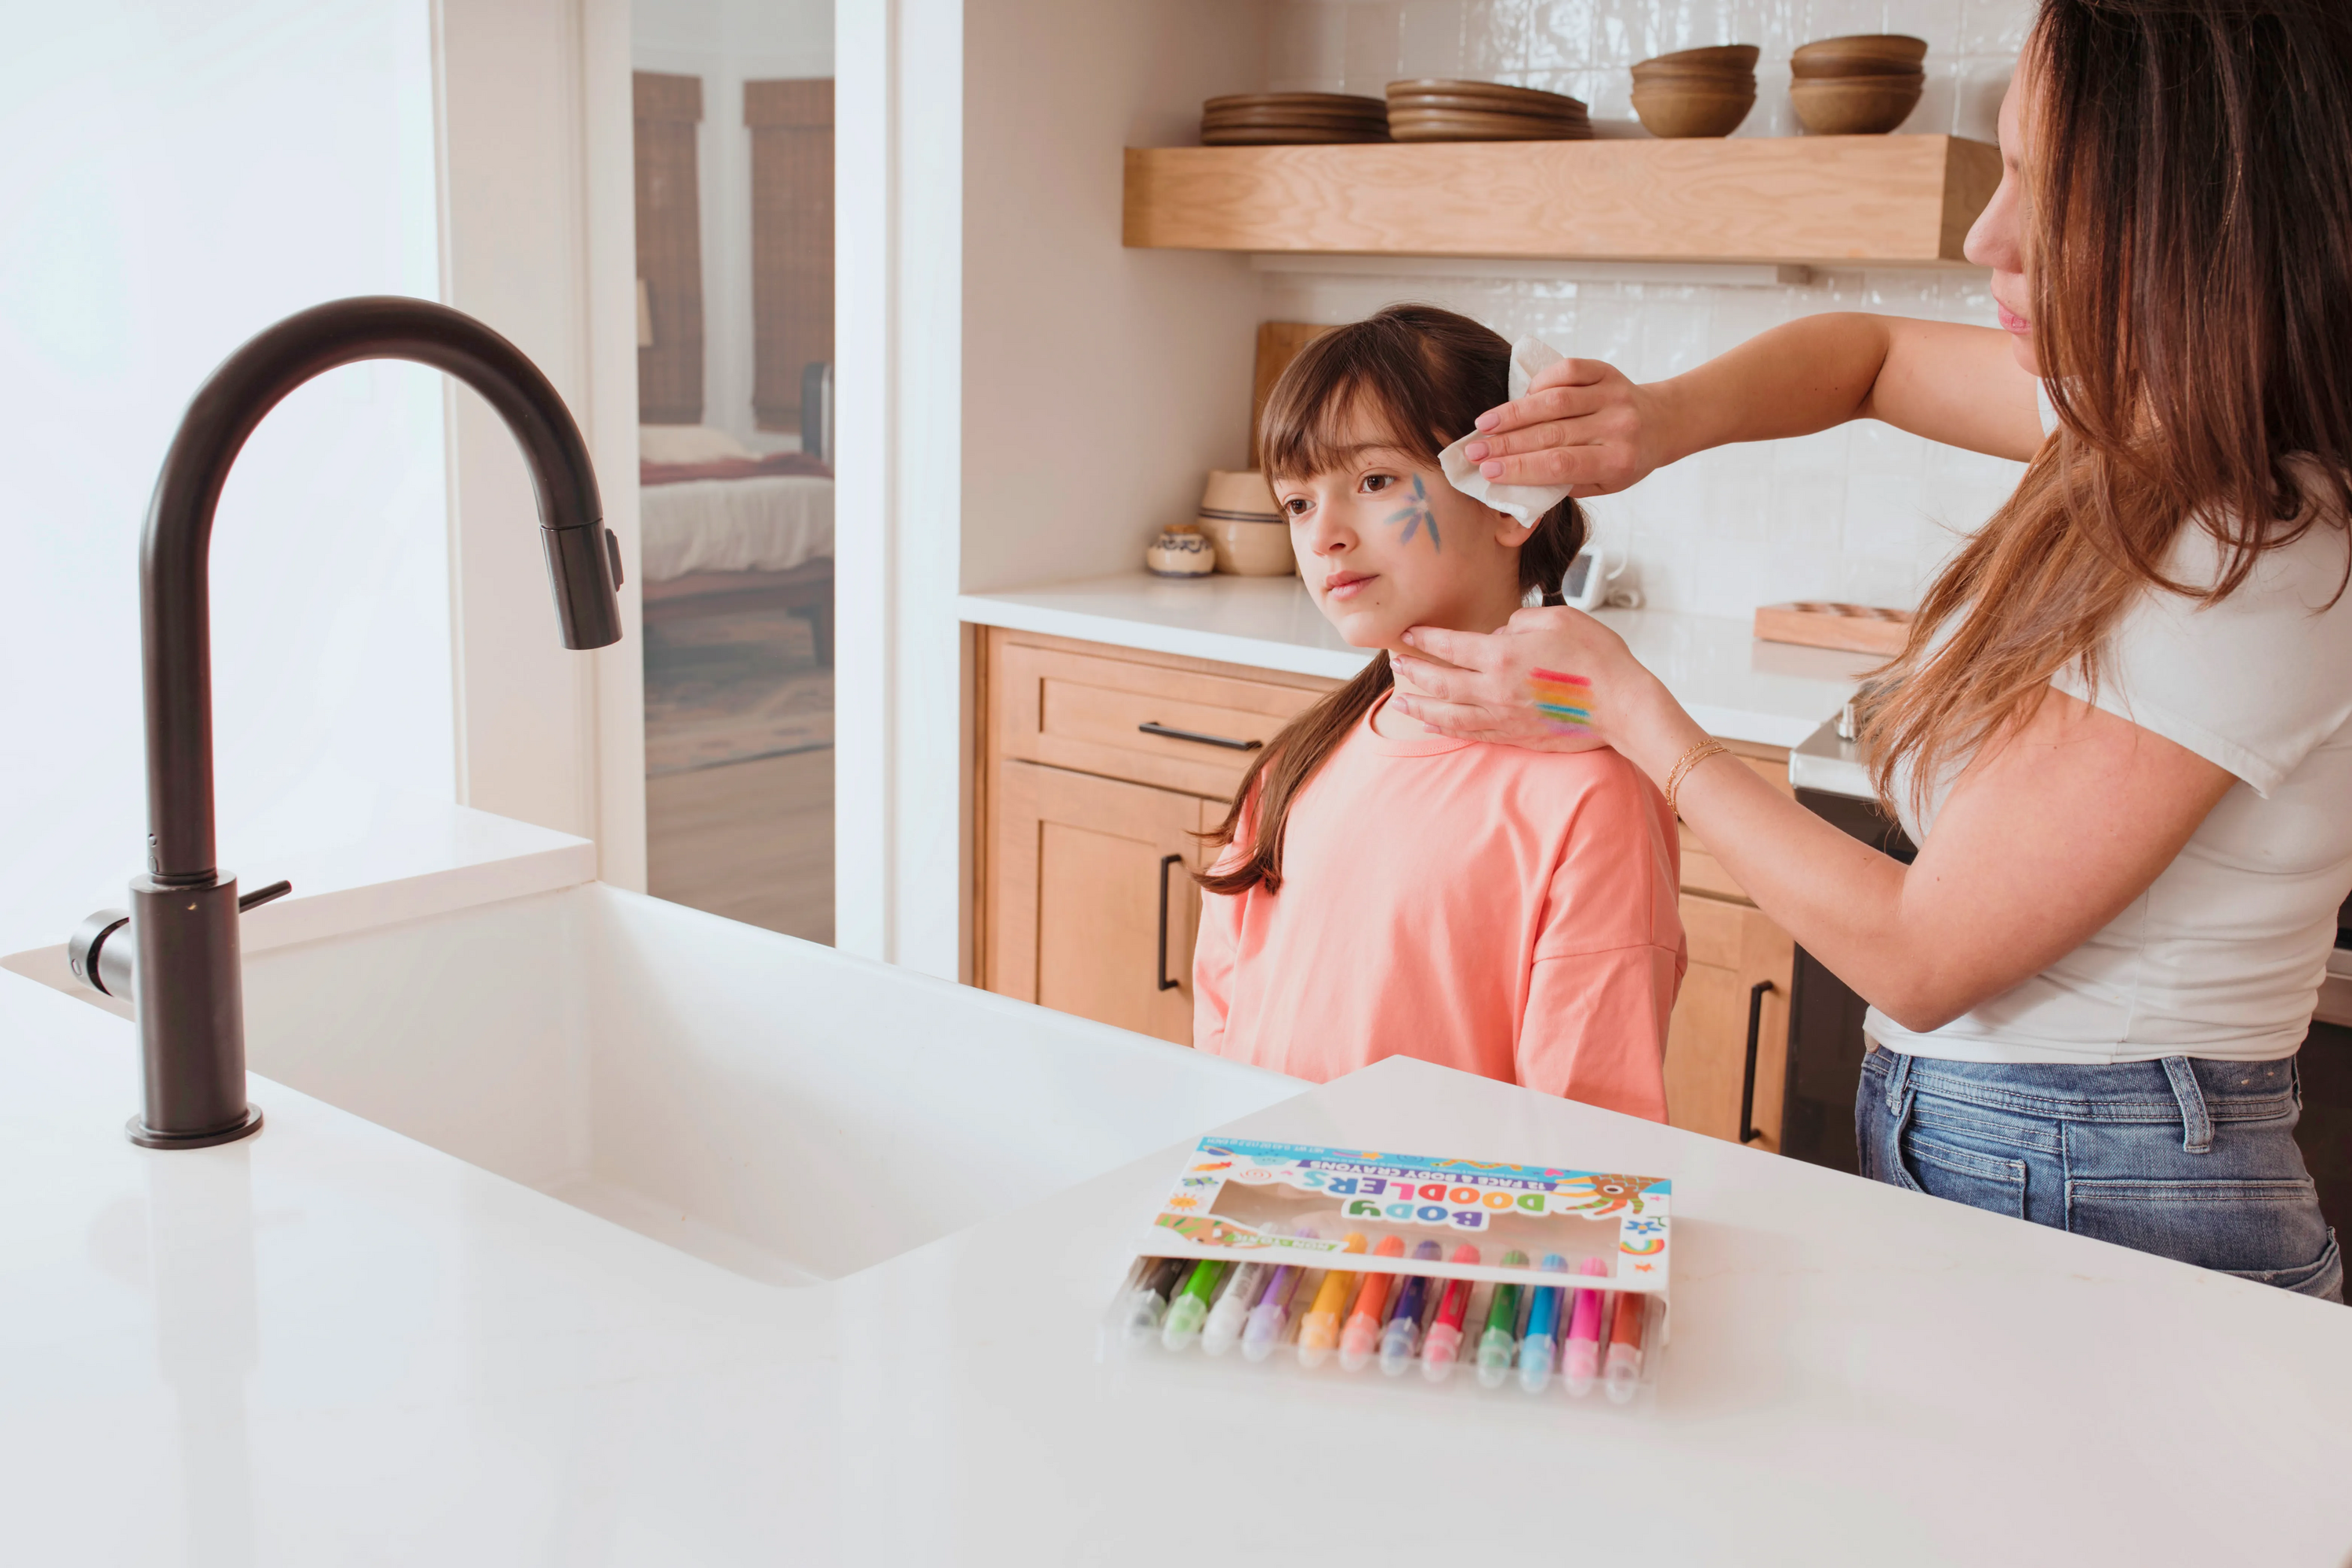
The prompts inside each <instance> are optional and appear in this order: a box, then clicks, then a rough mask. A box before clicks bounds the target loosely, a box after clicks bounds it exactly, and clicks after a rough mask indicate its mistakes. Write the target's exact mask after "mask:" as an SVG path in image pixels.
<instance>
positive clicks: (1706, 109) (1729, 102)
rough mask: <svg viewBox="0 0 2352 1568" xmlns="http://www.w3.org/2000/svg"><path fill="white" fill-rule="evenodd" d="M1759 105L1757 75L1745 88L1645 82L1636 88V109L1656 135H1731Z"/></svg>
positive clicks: (1679, 136)
mask: <svg viewBox="0 0 2352 1568" xmlns="http://www.w3.org/2000/svg"><path fill="white" fill-rule="evenodd" d="M1755 107H1756V83H1755V80H1754V79H1753V78H1750V79H1749V80H1748V84H1747V86H1746V87H1745V88H1737V87H1728V86H1727V87H1719V88H1699V87H1685V86H1682V85H1680V84H1677V83H1668V82H1643V83H1640V84H1639V85H1637V86H1636V87H1635V88H1634V89H1633V112H1634V113H1635V114H1637V115H1639V116H1641V119H1642V127H1643V130H1645V131H1647V132H1649V133H1650V134H1651V135H1653V136H1664V137H1670V138H1681V137H1691V136H1728V135H1730V134H1731V133H1732V132H1735V131H1737V130H1738V129H1739V122H1740V121H1743V120H1745V119H1747V118H1748V110H1751V109H1753V108H1755Z"/></svg>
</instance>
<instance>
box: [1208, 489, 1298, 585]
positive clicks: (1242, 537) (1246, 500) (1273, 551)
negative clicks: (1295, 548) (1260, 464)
mask: <svg viewBox="0 0 2352 1568" xmlns="http://www.w3.org/2000/svg"><path fill="white" fill-rule="evenodd" d="M1201 531H1202V532H1204V533H1206V534H1207V535H1208V536H1209V537H1210V538H1211V539H1213V540H1214V541H1216V545H1217V570H1218V571H1220V572H1231V573H1233V574H1235V575H1236V576H1242V577H1280V576H1284V575H1286V574H1289V573H1290V572H1292V571H1295V570H1296V569H1297V563H1296V562H1295V561H1294V560H1293V558H1292V556H1291V552H1290V525H1289V524H1288V523H1287V522H1286V521H1283V516H1282V508H1281V505H1280V503H1279V502H1277V501H1276V500H1275V499H1274V487H1273V486H1272V485H1270V484H1267V483H1266V482H1265V475H1264V474H1262V473H1259V472H1257V471H1256V470H1255V469H1254V468H1244V469H1241V470H1238V471H1231V470H1227V469H1224V468H1212V469H1210V470H1209V482H1208V484H1207V485H1205V486H1204V487H1202V491H1201Z"/></svg>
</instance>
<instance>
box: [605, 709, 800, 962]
mask: <svg viewBox="0 0 2352 1568" xmlns="http://www.w3.org/2000/svg"><path fill="white" fill-rule="evenodd" d="M646 872H647V878H646V880H647V883H648V889H649V890H650V891H651V892H652V893H653V895H654V897H656V898H657V899H667V900H670V901H671V902H672V903H679V904H686V905H688V906H690V907H692V908H694V909H698V910H709V912H710V913H712V914H714V915H725V916H726V917H727V918H728V919H729V920H735V921H744V922H745V923H746V924H749V925H755V926H765V927H766V928H767V929H768V930H770V931H783V932H785V933H786V934H787V935H791V936H797V937H805V938H807V939H808V940H809V941H811V942H825V943H828V944H830V943H831V942H832V941H833V752H832V750H831V748H827V749H825V750H824V751H816V752H795V753H794V754H793V755H791V756H787V757H761V758H759V759H757V760H755V761H752V762H748V763H726V764H725V765H724V766H721V767H715V768H698V769H695V770H694V771H692V772H690V773H665V774H663V775H661V776H660V777H658V778H650V779H647V780H646Z"/></svg>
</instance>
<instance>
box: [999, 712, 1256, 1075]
mask: <svg viewBox="0 0 2352 1568" xmlns="http://www.w3.org/2000/svg"><path fill="white" fill-rule="evenodd" d="M991 794H992V806H993V811H994V816H995V818H996V832H995V836H994V837H995V843H994V853H993V855H992V858H991V867H990V869H991V872H992V878H991V886H990V920H989V929H990V931H992V934H993V938H994V940H992V942H990V944H989V951H988V989H990V990H991V991H994V992H997V993H999V994H1002V995H1006V996H1017V997H1019V998H1021V999H1022V1000H1023V1001H1024V1002H1034V1003H1037V1004H1038V1005H1041V1006H1045V1007H1052V1008H1054V1009H1055V1010H1057V1011H1059V1012H1064V1013H1075V1014H1076V1015H1077V1016H1080V1017H1082V1018H1093V1019H1096V1020H1097V1021H1098V1022H1101V1023H1105V1024H1115V1025H1117V1026H1118V1027H1120V1028H1122V1029H1132V1030H1134V1031H1135V1032H1136V1033H1138V1034H1139V1035H1156V1036H1158V1037H1160V1038H1161V1039H1163V1040H1173V1041H1175V1042H1177V1043H1178V1044H1179V1045H1190V1044H1192V936H1193V932H1194V931H1195V929H1196V926H1197V922H1198V920H1199V916H1200V910H1201V895H1200V890H1199V889H1197V888H1196V887H1195V886H1194V885H1193V882H1192V870H1193V868H1196V867H1198V866H1199V865H1200V863H1201V857H1200V840H1199V839H1198V838H1196V837H1194V835H1195V834H1197V833H1199V832H1200V831H1201V830H1202V828H1204V827H1208V826H1213V824H1214V823H1215V821H1216V820H1217V819H1218V818H1219V817H1222V816H1223V807H1222V806H1220V805H1217V803H1215V802H1213V801H1207V800H1202V798H1201V797H1199V796H1198V795H1182V794H1179V793H1178V792H1177V791H1175V790H1170V789H1156V788H1153V787H1152V786H1151V785H1149V784H1127V783H1123V782H1121V781H1119V780H1117V779H1106V778H1097V777H1095V776H1093V775H1092V774H1088V773H1073V772H1071V771H1069V770H1068V769H1066V768H1048V767H1041V766H1039V765H1038V764H1036V763H1024V762H1020V761H1018V760H1016V759H1013V758H1010V757H1006V758H1002V759H1000V760H999V761H998V763H997V764H996V771H995V775H994V779H993V788H992V791H991Z"/></svg>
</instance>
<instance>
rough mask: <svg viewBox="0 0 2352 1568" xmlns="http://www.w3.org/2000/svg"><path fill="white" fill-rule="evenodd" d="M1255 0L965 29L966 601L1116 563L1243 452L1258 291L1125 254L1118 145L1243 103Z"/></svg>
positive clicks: (1183, 265)
mask: <svg viewBox="0 0 2352 1568" xmlns="http://www.w3.org/2000/svg"><path fill="white" fill-rule="evenodd" d="M1265 18H1266V8H1265V6H1264V5H1261V4H1259V3H1258V0H1025V3H1024V4H1019V5H1011V4H1004V5H987V6H975V7H973V8H972V9H971V12H970V13H969V14H968V15H967V16H966V17H965V21H964V119H963V141H964V154H963V155H964V170H965V196H964V222H963V332H962V339H963V454H962V459H963V460H962V468H963V493H962V505H961V510H962V517H963V527H962V534H961V538H962V554H963V560H962V568H961V581H962V584H963V588H964V590H965V591H966V592H968V593H986V592H988V591H990V590H992V589H1000V588H1011V587H1017V586H1021V585H1024V584H1032V583H1039V582H1050V581H1053V580H1055V579H1057V578H1074V577H1088V576H1097V575H1100V574H1104V573H1108V572H1125V571H1130V570H1133V569H1134V568H1136V567H1137V566H1139V564H1140V563H1141V562H1142V557H1143V546H1144V544H1145V543H1146V542H1148V541H1149V539H1150V535H1151V533H1152V532H1153V531H1156V530H1157V529H1158V528H1159V527H1160V524H1161V523H1163V522H1166V521H1173V520H1175V519H1178V518H1182V517H1188V516H1190V515H1191V513H1192V510H1193V509H1194V508H1196V507H1197V506H1198V505H1199V503H1200V498H1201V480H1202V473H1203V472H1204V471H1205V470H1207V469H1209V468H1239V467H1241V466H1242V465H1243V464H1244V463H1245V462H1246V461H1247V460H1248V453H1249V389H1250V374H1251V363H1252V360H1253V357H1254V355H1255V347H1256V332H1257V323H1258V321H1260V320H1261V319H1263V318H1262V313H1261V311H1262V305H1263V300H1262V298H1261V289H1260V283H1259V279H1257V277H1256V276H1255V275H1254V274H1252V273H1251V272H1250V271H1249V270H1248V268H1246V266H1245V265H1244V264H1243V262H1242V261H1241V260H1239V259H1238V258H1234V257H1231V256H1221V255H1212V254H1206V253H1202V252H1188V251H1152V250H1129V249H1126V248H1124V247H1122V246H1121V245H1120V243H1119V212H1120V205H1121V192H1122V189H1123V186H1124V183H1125V172H1124V171H1125V164H1124V161H1123V157H1122V150H1123V149H1124V148H1127V147H1130V146H1139V147H1149V146H1165V145H1169V144H1171V143H1179V142H1187V141H1191V140H1193V139H1194V138H1195V135H1196V133H1197V132H1198V130H1199V126H1200V121H1201V100H1202V99H1204V98H1209V97H1213V96H1215V95H1218V94H1221V93H1228V92H1245V91H1251V90H1255V89H1256V87H1257V85H1258V82H1259V80H1260V78H1261V74H1262V72H1263V71H1264V69H1265V38H1266V33H1265Z"/></svg>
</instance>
